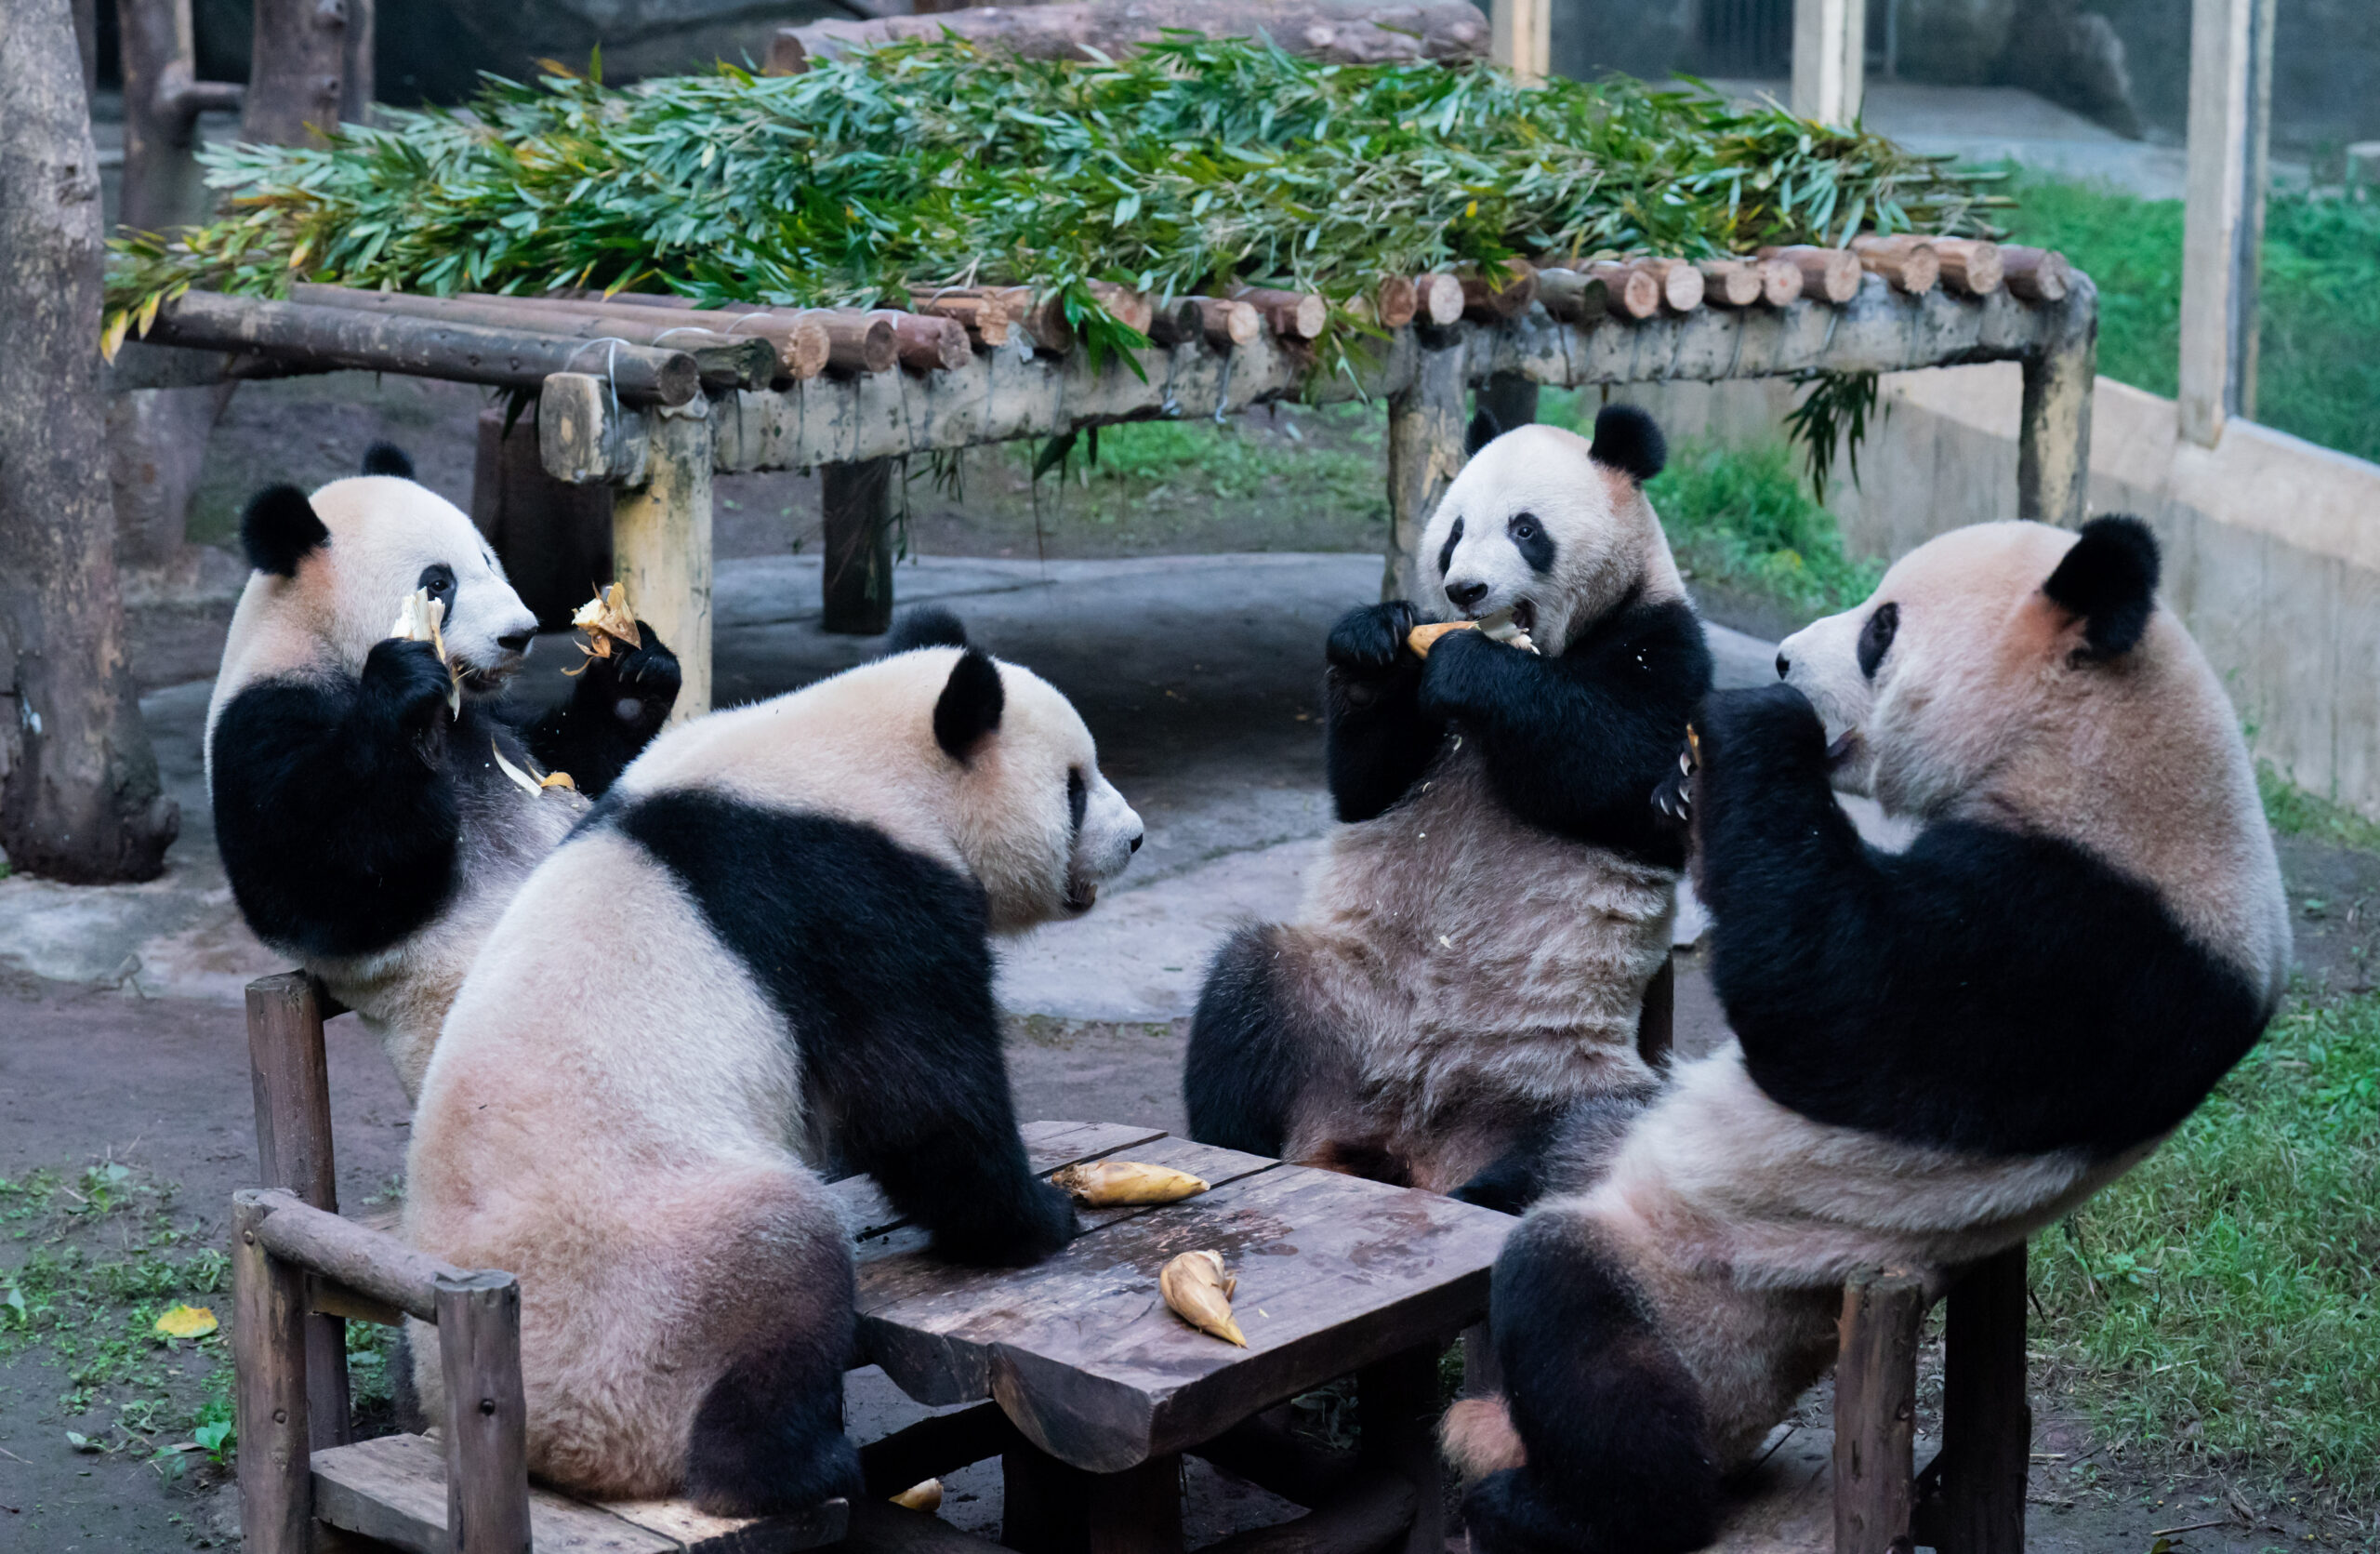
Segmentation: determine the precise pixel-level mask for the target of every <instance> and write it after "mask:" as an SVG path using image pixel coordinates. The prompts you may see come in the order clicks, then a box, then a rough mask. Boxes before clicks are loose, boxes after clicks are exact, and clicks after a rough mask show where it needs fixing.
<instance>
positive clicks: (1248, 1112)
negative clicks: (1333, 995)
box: [1182, 923, 1387, 1176]
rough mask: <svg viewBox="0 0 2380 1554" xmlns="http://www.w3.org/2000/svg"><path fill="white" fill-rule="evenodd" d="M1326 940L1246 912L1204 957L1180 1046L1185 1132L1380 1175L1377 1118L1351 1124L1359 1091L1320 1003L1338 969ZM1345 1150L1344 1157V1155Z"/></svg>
mask: <svg viewBox="0 0 2380 1554" xmlns="http://www.w3.org/2000/svg"><path fill="white" fill-rule="evenodd" d="M1329 960H1330V956H1329V953H1328V951H1327V948H1326V947H1325V946H1323V945H1320V944H1317V943H1316V942H1315V939H1314V936H1312V935H1311V934H1309V933H1307V932H1306V931H1305V930H1303V929H1301V928H1299V927H1297V926H1296V925H1294V924H1290V923H1249V924H1246V925H1244V926H1242V927H1240V928H1238V929H1237V930H1236V931H1235V932H1234V933H1233V934H1232V936H1230V937H1229V938H1228V939H1225V940H1224V941H1223V948H1222V949H1221V950H1217V951H1216V952H1215V959H1214V962H1213V963H1212V964H1211V965H1210V967H1209V968H1208V971H1207V980H1206V985H1205V986H1204V987H1203V988H1202V989H1200V990H1199V993H1198V1007H1197V1013H1196V1014H1195V1015H1194V1016H1192V1018H1191V1021H1190V1042H1189V1046H1188V1050H1187V1051H1186V1052H1185V1053H1184V1054H1183V1064H1182V1093H1183V1102H1184V1104H1185V1109H1187V1111H1188V1113H1189V1118H1190V1136H1191V1137H1192V1138H1193V1139H1195V1140H1197V1142H1198V1143H1201V1144H1212V1145H1216V1146H1219V1147H1220V1148H1223V1149H1239V1150H1242V1151H1245V1152H1246V1153H1248V1154H1251V1155H1270V1156H1274V1157H1276V1158H1278V1157H1282V1156H1286V1155H1287V1154H1289V1152H1290V1149H1291V1148H1292V1146H1305V1147H1310V1150H1311V1152H1313V1153H1314V1154H1315V1158H1313V1159H1311V1160H1309V1161H1307V1162H1306V1163H1309V1164H1315V1165H1321V1166H1325V1167H1326V1168H1329V1169H1333V1170H1345V1171H1350V1172H1352V1173H1354V1174H1355V1175H1365V1176H1374V1175H1381V1174H1382V1167H1383V1166H1384V1165H1385V1164H1386V1163H1387V1162H1384V1161H1383V1162H1381V1164H1380V1165H1374V1164H1371V1163H1369V1162H1370V1157H1371V1155H1373V1154H1377V1153H1379V1152H1380V1151H1379V1150H1378V1149H1376V1148H1374V1146H1375V1145H1376V1144H1377V1143H1378V1142H1379V1141H1378V1140H1377V1139H1376V1138H1375V1137H1373V1135H1376V1134H1377V1133H1378V1131H1379V1130H1378V1129H1376V1128H1371V1127H1368V1126H1363V1125H1360V1123H1359V1122H1358V1123H1357V1125H1355V1126H1354V1127H1353V1128H1352V1131H1351V1130H1350V1128H1349V1126H1348V1125H1347V1124H1348V1123H1349V1122H1353V1121H1355V1120H1352V1119H1348V1118H1344V1117H1339V1116H1337V1115H1336V1114H1339V1113H1343V1112H1346V1111H1348V1110H1349V1109H1350V1107H1351V1105H1352V1103H1353V1101H1354V1097H1355V1073H1354V1066H1353V1062H1352V1059H1351V1058H1350V1056H1349V1055H1348V1053H1347V1051H1346V1043H1344V1042H1343V1041H1342V1039H1341V1038H1340V1036H1339V1034H1338V1032H1337V1030H1336V1029H1334V1028H1333V1022H1331V1021H1330V1020H1329V1019H1327V1018H1325V1017H1323V1016H1320V1015H1319V1014H1318V1013H1317V1011H1316V1005H1317V1004H1318V1003H1323V1002H1325V1000H1324V997H1323V996H1321V995H1324V994H1326V993H1327V992H1328V991H1329V989H1328V987H1327V984H1328V983H1329V982H1330V981H1331V980H1333V979H1334V977H1333V970H1332V968H1331V967H1330V965H1329ZM1342 1156H1344V1157H1346V1158H1343V1159H1342V1158H1341V1157H1342Z"/></svg>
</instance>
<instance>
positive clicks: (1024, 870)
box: [919, 649, 1142, 933]
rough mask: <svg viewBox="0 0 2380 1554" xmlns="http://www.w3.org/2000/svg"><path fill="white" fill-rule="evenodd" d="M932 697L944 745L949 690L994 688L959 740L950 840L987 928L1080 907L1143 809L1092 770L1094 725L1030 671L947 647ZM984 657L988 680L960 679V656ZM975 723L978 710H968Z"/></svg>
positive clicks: (982, 694)
mask: <svg viewBox="0 0 2380 1554" xmlns="http://www.w3.org/2000/svg"><path fill="white" fill-rule="evenodd" d="M929 653H930V654H933V655H934V656H935V657H942V658H945V659H950V660H951V661H952V662H953V664H954V668H953V670H952V673H951V678H950V680H949V681H948V682H946V683H945V690H944V692H943V697H942V698H941V699H940V701H938V703H937V706H936V719H935V722H936V730H935V732H936V736H937V739H938V740H939V741H941V742H942V743H944V746H945V751H946V750H948V748H949V741H947V740H942V739H941V736H942V735H943V733H944V732H945V725H944V715H943V714H944V711H945V709H946V708H948V707H949V706H950V705H951V698H952V697H957V696H972V697H974V698H976V700H977V701H978V703H979V705H980V703H981V702H982V700H984V699H985V698H986V697H990V696H992V695H994V694H996V695H997V697H998V703H999V705H998V712H997V718H998V721H997V723H996V724H993V725H992V726H990V727H988V728H985V729H983V730H982V731H981V732H980V733H977V734H975V735H974V736H973V737H972V741H971V742H969V743H968V744H967V746H966V750H967V753H966V755H965V756H964V758H963V759H962V761H961V767H962V769H961V771H960V772H959V777H958V789H957V793H956V803H955V816H954V820H955V824H954V825H953V827H952V831H953V839H954V841H955V842H956V843H957V845H958V848H959V854H960V856H961V857H964V858H965V859H966V861H967V864H968V867H969V869H970V870H971V871H972V872H973V874H974V876H975V878H976V879H977V880H978V881H980V882H982V883H983V886H984V890H985V896H986V897H988V900H989V905H990V908H991V925H992V927H993V929H994V931H996V932H1000V933H1014V932H1017V931H1019V930H1022V929H1025V928H1029V927H1031V926H1033V925H1034V924H1036V923H1046V922H1049V921H1050V920H1051V919H1053V918H1062V917H1073V916H1078V915H1080V914H1081V913H1083V912H1087V911H1089V910H1091V906H1092V905H1093V903H1095V902H1096V901H1097V900H1098V899H1099V887H1100V886H1101V885H1103V884H1105V883H1107V882H1108V881H1110V880H1112V879H1114V878H1116V877H1117V875H1119V874H1121V873H1122V872H1123V871H1124V869H1125V866H1126V865H1127V864H1129V863H1130V862H1131V858H1132V855H1133V854H1134V853H1135V852H1138V851H1139V850H1140V845H1141V834H1142V833H1141V817H1139V816H1138V815H1137V814H1135V813H1133V810H1132V806H1131V804H1127V803H1125V802H1124V796H1123V795H1122V794H1121V793H1119V792H1117V790H1116V789H1115V786H1114V785H1113V784H1112V783H1110V782H1109V781H1108V780H1107V778H1106V777H1104V776H1103V775H1102V774H1101V772H1100V770H1099V752H1098V750H1097V748H1096V747H1095V746H1094V745H1093V744H1092V742H1091V730H1090V729H1088V728H1086V727H1085V726H1084V725H1083V721H1082V718H1081V716H1080V715H1079V714H1078V713H1077V712H1076V711H1075V710H1074V706H1073V704H1072V703H1071V702H1069V701H1067V700H1066V698H1065V697H1064V696H1062V695H1060V694H1059V692H1058V690H1057V689H1056V688H1055V687H1054V686H1052V685H1051V684H1049V682H1047V681H1045V680H1043V679H1042V678H1041V677H1040V676H1039V675H1037V674H1035V673H1033V672H1032V671H1030V670H1025V669H1020V668H1019V667H1017V666H1016V665H1014V664H1000V663H996V662H995V661H994V660H992V659H989V658H985V657H983V656H982V655H981V654H972V655H957V656H954V655H952V654H950V653H948V652H947V651H946V650H934V649H927V650H924V652H923V653H921V654H920V655H919V657H923V656H925V654H929ZM971 657H972V659H973V660H974V661H975V662H977V663H981V664H986V665H992V666H993V667H994V668H995V669H996V671H997V673H998V682H997V684H998V691H997V693H993V692H991V691H990V690H989V686H988V684H985V685H982V686H979V687H977V688H975V689H973V690H972V691H971V690H969V689H967V688H966V686H965V684H964V682H963V680H962V676H963V675H965V674H967V673H969V672H970V671H967V670H966V669H965V668H964V667H963V665H964V664H965V662H966V660H967V659H968V658H971ZM976 716H977V719H978V721H980V716H981V714H980V713H978V714H977V715H976Z"/></svg>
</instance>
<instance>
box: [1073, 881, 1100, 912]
mask: <svg viewBox="0 0 2380 1554" xmlns="http://www.w3.org/2000/svg"><path fill="white" fill-rule="evenodd" d="M1098 904H1099V885H1098V883H1096V882H1094V881H1091V880H1069V881H1067V882H1066V910H1068V911H1070V912H1074V913H1076V914H1078V915H1079V914H1081V913H1083V912H1087V911H1089V910H1091V908H1093V907H1095V906H1097V905H1098Z"/></svg>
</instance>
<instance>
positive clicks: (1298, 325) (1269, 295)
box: [1232, 286, 1330, 340]
mask: <svg viewBox="0 0 2380 1554" xmlns="http://www.w3.org/2000/svg"><path fill="white" fill-rule="evenodd" d="M1232 299H1233V300H1235V301H1239V302H1245V303H1247V304H1248V305H1249V306H1250V307H1251V308H1254V309H1255V310H1256V311H1257V312H1258V313H1259V314H1261V315H1262V316H1263V320H1264V322H1265V324H1266V325H1269V326H1270V327H1271V329H1272V331H1273V333H1275V334H1276V335H1278V336H1280V337H1281V338H1282V339H1292V340H1310V339H1319V338H1320V336H1321V334H1322V331H1323V329H1324V328H1325V327H1326V326H1327V325H1329V322H1330V304H1329V302H1327V301H1325V300H1323V299H1322V297H1321V296H1320V295H1319V294H1318V293H1316V292H1311V291H1279V290H1274V289H1269V288H1267V287H1263V286H1240V287H1238V288H1236V290H1234V291H1233V292H1232Z"/></svg>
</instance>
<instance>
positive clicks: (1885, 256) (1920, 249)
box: [1851, 232, 1942, 297]
mask: <svg viewBox="0 0 2380 1554" xmlns="http://www.w3.org/2000/svg"><path fill="white" fill-rule="evenodd" d="M1851 251H1852V252H1853V253H1855V254H1857V255H1858V256H1859V267H1860V268H1861V269H1863V270H1865V271H1867V272H1869V273H1871V274H1874V275H1882V276H1883V277H1884V279H1885V280H1887V281H1890V282H1891V283H1892V284H1893V286H1894V288H1895V289H1896V290H1898V291H1905V292H1907V293H1908V294H1909V295H1910V296H1911V297H1923V296H1924V295H1925V294H1926V293H1927V292H1929V291H1932V290H1933V289H1934V287H1935V286H1937V284H1938V283H1939V282H1940V281H1941V278H1942V257H1941V256H1940V255H1939V254H1937V253H1936V252H1935V251H1934V246H1933V245H1932V244H1931V243H1928V242H1926V241H1925V240H1924V238H1922V237H1912V236H1911V235H1909V234H1908V233H1906V232H1903V233H1900V234H1897V235H1896V236H1892V237H1855V238H1853V239H1852V240H1851Z"/></svg>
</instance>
